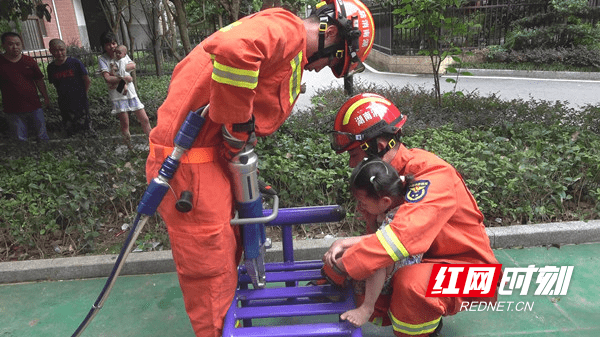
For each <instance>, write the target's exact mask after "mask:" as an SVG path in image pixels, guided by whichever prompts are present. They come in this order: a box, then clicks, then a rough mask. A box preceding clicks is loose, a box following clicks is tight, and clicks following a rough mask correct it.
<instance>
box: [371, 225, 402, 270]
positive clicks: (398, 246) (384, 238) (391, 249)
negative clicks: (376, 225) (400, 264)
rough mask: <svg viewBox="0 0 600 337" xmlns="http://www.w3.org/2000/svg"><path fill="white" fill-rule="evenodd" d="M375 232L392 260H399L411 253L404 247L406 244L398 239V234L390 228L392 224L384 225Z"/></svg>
mask: <svg viewBox="0 0 600 337" xmlns="http://www.w3.org/2000/svg"><path fill="white" fill-rule="evenodd" d="M375 234H376V235H377V238H378V239H379V242H380V243H381V245H382V246H383V248H384V249H385V251H386V252H387V253H388V254H389V256H390V257H391V258H392V260H394V261H399V260H400V259H402V258H405V257H408V256H409V255H410V254H408V251H407V250H406V248H404V245H403V244H402V243H401V242H400V240H398V237H397V236H396V234H394V232H393V231H392V229H391V228H390V225H387V226H385V227H383V228H382V229H380V230H378V231H377V233H375Z"/></svg>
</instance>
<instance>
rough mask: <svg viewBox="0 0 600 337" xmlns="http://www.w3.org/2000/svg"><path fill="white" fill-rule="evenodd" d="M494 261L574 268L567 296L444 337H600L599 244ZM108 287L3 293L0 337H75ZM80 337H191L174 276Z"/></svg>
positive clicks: (22, 287)
mask: <svg viewBox="0 0 600 337" xmlns="http://www.w3.org/2000/svg"><path fill="white" fill-rule="evenodd" d="M495 253H496V256H497V258H498V260H499V261H500V262H501V263H502V264H503V265H504V267H527V266H528V265H531V264H534V265H536V267H543V266H567V265H574V266H575V267H574V270H573V275H572V278H571V283H570V287H569V291H568V294H567V295H565V296H535V295H533V292H534V290H535V288H536V284H535V283H534V280H532V285H531V286H530V287H529V295H527V296H520V295H519V294H518V291H514V292H513V295H510V296H500V298H499V301H503V302H504V303H505V304H504V306H503V309H502V311H490V310H486V311H467V312H461V313H459V314H458V315H456V316H453V317H446V318H444V329H443V330H442V335H443V336H594V337H597V336H600V293H599V292H598V288H599V286H600V257H599V255H600V243H597V244H585V245H572V246H563V247H562V248H560V249H558V248H554V247H552V248H548V249H547V248H544V247H536V248H527V249H509V250H496V251H495ZM104 282H105V279H93V280H79V281H63V282H38V283H27V284H10V285H0V336H1V337H29V336H31V337H57V336H71V335H72V334H73V332H74V331H75V329H76V328H77V326H78V325H79V323H80V322H81V321H82V320H83V318H84V317H85V315H86V314H87V312H88V311H89V309H90V308H91V306H92V304H93V303H94V301H95V300H96V297H97V296H98V293H99V292H100V290H101V289H102V287H103V285H104ZM509 302H512V304H509ZM509 305H510V307H509ZM526 305H527V308H525V306H526ZM474 309H475V310H477V309H484V308H474ZM82 336H94V337H103V336H106V337H115V336H127V337H137V336H139V337H151V336H157V337H158V336H161V337H162V336H170V337H180V336H181V337H183V336H186V337H187V336H189V337H192V336H193V333H192V329H191V325H190V323H189V321H188V319H187V316H186V314H185V311H184V309H183V299H182V297H181V291H180V290H179V285H178V282H177V277H176V275H175V274H173V273H169V274H156V275H144V276H122V277H120V278H119V279H118V280H117V282H116V284H115V287H114V289H113V291H112V293H111V295H110V297H109V298H108V300H107V301H106V303H105V304H104V307H103V308H102V309H101V310H100V312H99V313H98V315H97V316H96V317H95V319H94V320H93V321H92V323H91V324H90V326H89V327H88V328H87V329H86V331H85V332H84V333H83V335H82ZM363 336H393V335H392V334H391V330H389V328H376V327H373V326H368V327H366V328H364V329H363Z"/></svg>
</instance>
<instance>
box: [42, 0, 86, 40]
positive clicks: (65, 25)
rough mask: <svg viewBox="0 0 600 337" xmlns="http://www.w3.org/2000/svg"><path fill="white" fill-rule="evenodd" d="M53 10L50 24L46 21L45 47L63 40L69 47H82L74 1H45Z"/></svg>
mask: <svg viewBox="0 0 600 337" xmlns="http://www.w3.org/2000/svg"><path fill="white" fill-rule="evenodd" d="M43 2H44V3H45V4H48V5H49V6H50V8H51V13H52V19H51V21H50V22H47V21H45V20H44V25H45V26H46V33H47V36H45V37H44V38H43V39H44V46H45V47H46V48H48V42H50V40H52V39H56V38H58V39H62V40H63V41H65V43H66V44H67V45H71V44H75V45H77V46H81V45H82V43H81V38H80V34H79V25H78V23H77V17H76V15H75V9H74V7H73V2H72V0H43Z"/></svg>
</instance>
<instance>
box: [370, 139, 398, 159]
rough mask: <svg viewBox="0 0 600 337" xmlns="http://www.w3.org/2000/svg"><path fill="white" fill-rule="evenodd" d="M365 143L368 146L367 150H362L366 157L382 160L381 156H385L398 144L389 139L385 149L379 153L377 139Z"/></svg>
mask: <svg viewBox="0 0 600 337" xmlns="http://www.w3.org/2000/svg"><path fill="white" fill-rule="evenodd" d="M365 143H366V144H367V145H368V147H367V149H366V150H364V151H365V153H366V154H367V156H369V157H379V158H383V156H385V154H386V153H388V151H389V150H391V149H392V148H393V147H394V146H396V144H397V143H398V142H397V141H396V140H395V139H394V138H392V139H390V140H389V141H388V143H387V144H386V146H385V148H384V149H382V150H381V151H378V143H377V138H374V139H371V140H369V141H366V142H365Z"/></svg>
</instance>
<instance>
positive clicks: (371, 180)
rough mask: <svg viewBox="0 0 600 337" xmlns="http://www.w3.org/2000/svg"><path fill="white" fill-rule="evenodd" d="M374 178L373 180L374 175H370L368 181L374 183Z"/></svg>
mask: <svg viewBox="0 0 600 337" xmlns="http://www.w3.org/2000/svg"><path fill="white" fill-rule="evenodd" d="M374 180H375V176H371V178H370V179H369V181H370V182H371V184H374V182H373V181H374Z"/></svg>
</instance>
